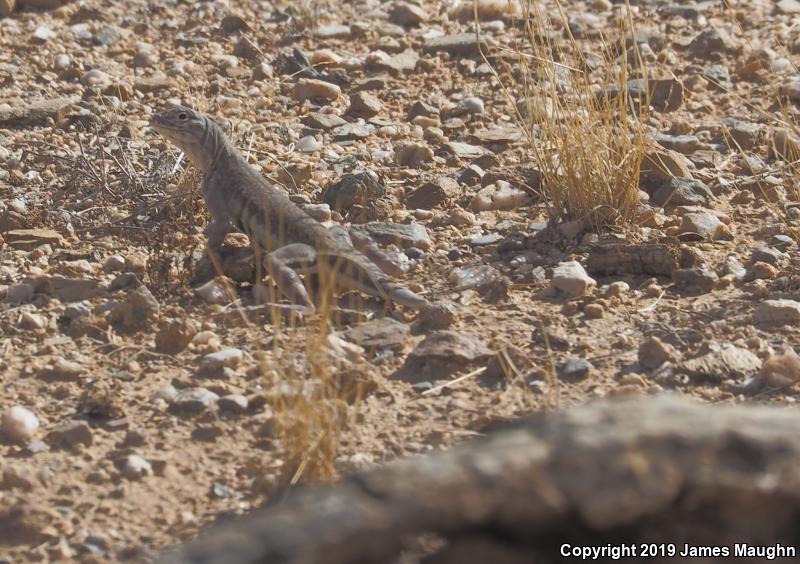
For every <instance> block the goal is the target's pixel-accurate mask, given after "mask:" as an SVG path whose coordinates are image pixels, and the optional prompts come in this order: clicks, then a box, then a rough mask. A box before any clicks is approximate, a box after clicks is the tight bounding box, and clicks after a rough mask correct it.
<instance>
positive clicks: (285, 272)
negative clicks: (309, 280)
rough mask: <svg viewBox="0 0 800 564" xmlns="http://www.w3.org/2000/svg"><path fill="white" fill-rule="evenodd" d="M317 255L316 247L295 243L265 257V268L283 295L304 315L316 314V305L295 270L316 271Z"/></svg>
mask: <svg viewBox="0 0 800 564" xmlns="http://www.w3.org/2000/svg"><path fill="white" fill-rule="evenodd" d="M316 259H317V253H316V251H315V250H314V247H311V246H310V245H304V244H302V243H293V244H291V245H286V246H284V247H281V248H280V249H277V250H275V251H273V252H271V253H268V254H266V255H265V256H264V261H263V264H264V268H265V269H266V271H267V272H268V273H269V275H270V276H271V277H272V279H273V280H274V281H275V284H276V285H277V286H278V290H279V291H280V293H281V294H283V295H284V296H285V297H287V298H288V299H289V300H291V301H292V303H293V304H297V305H298V306H299V307H300V309H301V311H302V313H303V314H305V315H310V314H311V313H313V312H314V304H313V303H312V302H311V299H310V298H309V297H308V292H307V291H306V287H305V285H304V284H303V281H302V280H301V279H300V275H299V274H298V273H297V271H296V270H295V269H300V268H303V269H306V270H307V271H308V272H313V271H314V270H315V269H316Z"/></svg>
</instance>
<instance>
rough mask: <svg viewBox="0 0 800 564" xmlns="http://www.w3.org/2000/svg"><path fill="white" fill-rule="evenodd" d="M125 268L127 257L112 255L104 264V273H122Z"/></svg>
mask: <svg viewBox="0 0 800 564" xmlns="http://www.w3.org/2000/svg"><path fill="white" fill-rule="evenodd" d="M123 268H125V257H123V256H122V255H111V256H110V257H108V258H107V259H106V260H105V262H104V263H103V272H122V269H123Z"/></svg>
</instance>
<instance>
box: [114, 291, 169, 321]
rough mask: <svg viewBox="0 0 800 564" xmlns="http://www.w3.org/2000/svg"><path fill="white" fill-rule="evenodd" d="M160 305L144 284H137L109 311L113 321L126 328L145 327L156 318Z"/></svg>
mask: <svg viewBox="0 0 800 564" xmlns="http://www.w3.org/2000/svg"><path fill="white" fill-rule="evenodd" d="M160 311H161V306H160V305H159V303H158V301H157V300H156V298H155V297H154V296H153V294H152V293H150V290H148V289H147V287H146V286H139V287H138V288H136V289H135V290H133V291H131V292H130V293H129V294H128V297H127V299H126V300H125V301H124V302H122V303H120V304H117V306H116V307H115V308H114V309H113V310H112V312H111V318H112V320H113V321H114V322H118V323H121V324H122V325H123V326H124V327H125V328H127V329H145V328H147V327H149V326H150V325H151V324H153V323H154V322H155V321H157V320H158V316H159V313H160Z"/></svg>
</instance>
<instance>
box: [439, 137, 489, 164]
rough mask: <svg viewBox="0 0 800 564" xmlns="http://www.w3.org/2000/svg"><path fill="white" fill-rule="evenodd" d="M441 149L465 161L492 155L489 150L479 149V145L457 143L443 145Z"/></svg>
mask: <svg viewBox="0 0 800 564" xmlns="http://www.w3.org/2000/svg"><path fill="white" fill-rule="evenodd" d="M443 148H444V149H445V150H447V151H448V152H449V153H451V154H453V155H455V156H456V157H458V158H460V159H465V160H472V159H477V158H478V157H482V156H484V155H491V154H493V153H492V152H491V151H490V150H489V149H486V148H485V147H481V146H480V145H470V144H469V143H461V142H458V141H450V142H449V143H445V144H444V145H443Z"/></svg>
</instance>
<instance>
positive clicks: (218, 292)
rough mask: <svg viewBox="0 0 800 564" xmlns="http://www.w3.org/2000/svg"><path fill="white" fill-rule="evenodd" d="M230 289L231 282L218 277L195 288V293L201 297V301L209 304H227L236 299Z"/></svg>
mask: <svg viewBox="0 0 800 564" xmlns="http://www.w3.org/2000/svg"><path fill="white" fill-rule="evenodd" d="M230 288H231V285H230V281H229V280H228V279H227V278H225V277H223V276H218V277H216V278H214V279H213V280H209V281H208V282H206V283H205V284H203V285H202V286H199V287H197V288H195V290H194V291H195V293H196V294H197V295H198V296H200V299H202V300H203V301H204V302H206V303H208V304H227V303H228V302H230V301H231V299H233V297H234V296H233V295H232V293H231V289H230Z"/></svg>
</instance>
